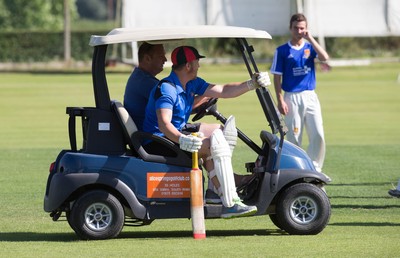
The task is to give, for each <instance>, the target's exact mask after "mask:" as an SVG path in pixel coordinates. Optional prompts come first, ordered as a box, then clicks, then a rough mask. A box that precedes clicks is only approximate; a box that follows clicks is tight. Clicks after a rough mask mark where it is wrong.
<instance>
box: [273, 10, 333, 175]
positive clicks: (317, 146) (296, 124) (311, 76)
mask: <svg viewBox="0 0 400 258" xmlns="http://www.w3.org/2000/svg"><path fill="white" fill-rule="evenodd" d="M289 28H290V32H291V35H292V38H291V39H290V41H289V42H287V43H286V44H284V45H282V46H279V47H278V48H277V49H276V52H275V56H274V60H273V63H272V67H271V73H272V74H274V84H275V91H276V96H277V101H278V108H279V111H280V112H281V114H283V115H285V122H286V125H287V127H288V133H287V140H288V141H290V142H292V143H294V144H296V145H298V146H300V147H301V145H302V136H303V131H304V129H306V131H307V134H308V138H309V146H308V149H307V153H308V155H309V156H310V158H311V159H312V160H313V162H314V165H315V167H316V169H317V170H318V171H321V170H322V166H323V164H324V159H325V139H324V129H323V124H322V115H321V106H320V103H319V100H318V97H317V94H316V93H315V91H314V90H315V85H316V80H315V66H314V59H315V58H318V59H319V60H320V61H322V62H325V61H327V60H328V59H329V56H328V54H327V52H326V51H325V50H324V49H323V48H322V47H321V46H320V45H319V44H318V42H317V41H316V40H315V39H314V38H313V37H312V35H311V34H310V32H309V31H308V30H307V19H306V17H305V16H304V15H303V14H294V15H293V16H292V17H291V19H290V27H289ZM282 90H283V91H284V92H285V94H284V95H283V94H282Z"/></svg>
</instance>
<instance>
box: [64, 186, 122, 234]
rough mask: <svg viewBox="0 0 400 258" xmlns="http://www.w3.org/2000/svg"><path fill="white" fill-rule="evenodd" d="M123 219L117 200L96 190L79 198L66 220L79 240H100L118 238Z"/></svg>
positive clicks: (104, 192)
mask: <svg viewBox="0 0 400 258" xmlns="http://www.w3.org/2000/svg"><path fill="white" fill-rule="evenodd" d="M124 218H125V216H124V209H123V207H122V205H121V203H120V202H119V201H118V199H117V198H116V197H115V196H113V195H112V194H110V193H108V192H106V191H102V190H96V191H90V192H87V193H85V194H84V195H82V196H81V197H79V198H78V199H77V201H76V202H75V203H74V205H73V207H72V209H71V212H70V214H69V216H68V218H67V219H68V222H69V224H70V226H71V228H72V229H73V230H74V231H75V233H76V234H77V235H78V236H79V237H80V238H81V239H85V240H102V239H109V238H114V237H116V236H118V235H119V233H120V232H121V230H122V228H123V226H124Z"/></svg>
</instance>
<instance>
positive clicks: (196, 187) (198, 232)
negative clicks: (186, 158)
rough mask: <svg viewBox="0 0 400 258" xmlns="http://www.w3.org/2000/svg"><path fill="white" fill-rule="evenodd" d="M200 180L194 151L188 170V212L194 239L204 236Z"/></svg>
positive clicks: (201, 185)
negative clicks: (189, 169)
mask: <svg viewBox="0 0 400 258" xmlns="http://www.w3.org/2000/svg"><path fill="white" fill-rule="evenodd" d="M202 181H203V179H202V171H201V170H200V169H199V162H198V153H197V151H196V152H193V153H192V170H191V171H190V214H191V217H192V229H193V238H194V239H204V238H206V226H205V223H204V203H203V182H202Z"/></svg>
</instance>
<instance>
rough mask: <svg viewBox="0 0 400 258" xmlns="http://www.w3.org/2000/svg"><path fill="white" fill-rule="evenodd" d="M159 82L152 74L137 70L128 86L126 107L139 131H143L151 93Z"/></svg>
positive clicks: (125, 96)
mask: <svg viewBox="0 0 400 258" xmlns="http://www.w3.org/2000/svg"><path fill="white" fill-rule="evenodd" d="M158 82H159V81H158V79H157V78H156V77H154V76H153V75H151V74H150V73H148V72H145V71H143V70H142V69H140V68H135V70H134V71H133V72H132V74H131V76H130V77H129V79H128V82H127V84H126V88H125V94H124V107H125V108H126V110H127V111H128V113H129V115H130V116H131V117H132V119H133V121H134V122H135V124H136V126H137V128H138V129H139V130H142V129H143V121H144V116H145V110H146V105H147V102H148V99H149V96H150V92H151V90H152V89H153V88H154V86H155V85H157V83H158Z"/></svg>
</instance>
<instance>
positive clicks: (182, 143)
mask: <svg viewBox="0 0 400 258" xmlns="http://www.w3.org/2000/svg"><path fill="white" fill-rule="evenodd" d="M202 144H203V141H202V139H201V138H199V137H197V136H194V135H184V134H182V135H181V136H180V137H179V147H180V148H181V149H182V150H184V151H188V152H196V151H198V150H199V149H200V148H201V145H202Z"/></svg>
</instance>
